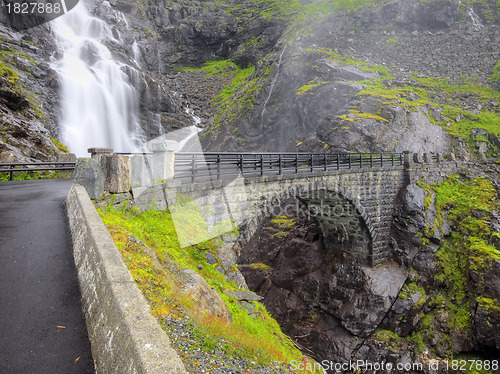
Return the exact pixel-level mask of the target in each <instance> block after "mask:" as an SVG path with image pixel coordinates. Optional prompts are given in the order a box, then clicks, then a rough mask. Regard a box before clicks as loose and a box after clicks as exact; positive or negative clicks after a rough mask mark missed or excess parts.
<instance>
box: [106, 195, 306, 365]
mask: <svg viewBox="0 0 500 374" xmlns="http://www.w3.org/2000/svg"><path fill="white" fill-rule="evenodd" d="M184 203H185V204H187V205H189V206H191V210H190V211H191V214H189V217H186V219H187V220H189V221H190V222H191V227H193V230H196V227H205V226H206V223H205V222H204V221H203V218H202V216H201V215H200V211H199V208H198V207H197V206H196V205H195V204H193V203H189V202H188V201H186V202H184ZM174 208H175V207H174ZM183 211H184V210H183ZM99 215H100V216H101V218H102V220H103V222H104V223H105V224H106V225H107V227H108V229H109V231H110V233H111V235H112V237H113V239H114V240H115V243H116V244H117V246H118V249H119V250H120V252H121V253H122V255H123V259H124V261H125V263H126V265H127V266H128V268H129V270H130V272H131V273H132V275H133V277H134V279H135V280H136V282H137V285H138V287H139V289H141V291H142V292H143V294H144V296H145V297H146V299H147V300H148V302H149V304H150V306H151V310H152V313H153V316H155V317H156V318H157V320H158V323H159V324H160V325H161V326H162V327H163V328H164V329H166V330H168V326H167V320H168V319H169V318H170V317H175V318H179V319H183V318H185V316H186V315H187V316H189V317H190V319H191V320H192V321H193V325H192V329H193V333H194V334H195V336H196V337H197V340H198V343H197V345H196V347H191V348H190V349H195V348H196V349H201V350H202V351H213V350H216V349H219V350H221V351H222V354H224V355H227V356H234V357H243V358H245V359H247V360H248V362H250V361H252V362H255V363H257V364H258V365H259V366H268V365H274V363H275V362H279V363H289V362H290V361H291V360H296V361H298V362H300V361H301V360H302V359H303V355H302V354H301V353H300V351H299V350H297V348H296V347H294V345H293V343H292V342H291V341H290V340H289V338H288V337H287V336H285V335H284V334H283V333H282V332H281V330H280V327H279V325H278V324H277V322H276V321H275V320H274V319H273V318H272V317H271V316H270V315H269V313H268V312H267V311H266V308H265V307H264V306H263V305H262V304H260V303H259V302H255V311H254V313H253V314H252V316H250V315H249V313H248V311H247V310H245V309H244V308H243V307H242V305H241V304H240V303H239V302H238V301H237V300H236V299H235V298H234V297H232V296H230V295H229V294H228V293H227V292H224V291H226V290H238V289H239V287H238V286H237V285H236V284H235V283H234V281H231V282H228V281H227V280H226V278H225V277H224V276H223V275H222V274H221V273H219V272H218V271H217V270H216V266H215V265H210V263H209V262H208V261H207V258H206V257H205V256H204V254H208V253H214V254H215V253H216V249H217V244H220V242H219V241H218V240H217V239H216V240H211V241H207V242H204V243H201V244H198V245H196V246H191V247H186V248H181V247H180V245H179V242H178V240H177V235H176V229H175V226H174V222H173V220H172V216H171V214H170V212H169V211H156V210H150V211H146V212H139V211H138V210H137V209H134V208H132V209H127V205H126V203H125V204H124V205H123V208H122V209H121V210H115V209H112V208H111V207H108V208H107V209H104V210H99ZM191 234H192V235H194V236H196V235H197V234H196V233H195V232H192V233H191ZM131 238H133V240H131ZM137 239H139V240H140V241H139V243H141V245H138V244H137V243H138V241H137ZM145 247H148V248H150V249H151V250H152V251H154V254H152V253H151V252H149V254H148V252H147V251H145V249H144V248H145ZM154 259H157V260H158V261H159V262H160V264H161V265H162V266H161V267H159V266H155V264H154V262H155V260H154ZM172 266H174V267H175V268H178V267H179V266H180V267H181V268H184V269H190V270H193V271H196V272H197V273H198V274H199V275H201V276H202V277H203V278H204V279H205V280H206V281H207V282H208V284H209V286H210V287H211V288H212V289H214V290H216V291H217V293H218V294H219V296H220V297H221V298H222V300H224V302H225V304H226V305H227V307H228V308H229V310H230V312H231V315H232V322H229V323H228V322H227V321H225V320H223V319H221V318H216V317H214V316H211V315H209V314H207V313H206V311H205V312H204V311H203V310H199V309H197V308H199V305H195V303H193V300H190V298H189V297H186V296H185V295H183V294H182V292H181V291H180V289H181V288H182V287H183V283H182V280H181V279H180V278H179V277H178V275H176V272H175V271H172ZM221 342H222V343H221Z"/></svg>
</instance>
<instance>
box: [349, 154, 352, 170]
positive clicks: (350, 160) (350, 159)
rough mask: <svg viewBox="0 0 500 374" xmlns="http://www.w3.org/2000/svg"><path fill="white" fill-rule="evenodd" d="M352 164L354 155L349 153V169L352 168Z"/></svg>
mask: <svg viewBox="0 0 500 374" xmlns="http://www.w3.org/2000/svg"><path fill="white" fill-rule="evenodd" d="M351 164H352V154H351V153H349V169H350V168H351Z"/></svg>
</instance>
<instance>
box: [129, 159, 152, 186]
mask: <svg viewBox="0 0 500 374" xmlns="http://www.w3.org/2000/svg"><path fill="white" fill-rule="evenodd" d="M153 181H154V179H153V155H152V154H135V155H132V157H131V158H130V184H131V187H132V189H134V188H141V187H151V186H152V185H153Z"/></svg>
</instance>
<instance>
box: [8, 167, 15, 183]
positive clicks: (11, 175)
mask: <svg viewBox="0 0 500 374" xmlns="http://www.w3.org/2000/svg"><path fill="white" fill-rule="evenodd" d="M10 169H11V170H13V169H14V165H11V166H10ZM9 174H10V177H9V180H10V181H12V179H13V178H14V172H13V171H11V172H10V173H9Z"/></svg>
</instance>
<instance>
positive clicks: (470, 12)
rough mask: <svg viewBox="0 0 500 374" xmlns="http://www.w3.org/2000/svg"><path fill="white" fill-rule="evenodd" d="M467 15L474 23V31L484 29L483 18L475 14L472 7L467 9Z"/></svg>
mask: <svg viewBox="0 0 500 374" xmlns="http://www.w3.org/2000/svg"><path fill="white" fill-rule="evenodd" d="M467 15H468V16H469V18H470V20H471V23H472V27H474V29H476V30H479V29H482V28H483V23H482V22H481V18H479V16H478V15H477V14H476V12H474V9H472V7H471V6H469V7H468V8H467Z"/></svg>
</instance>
